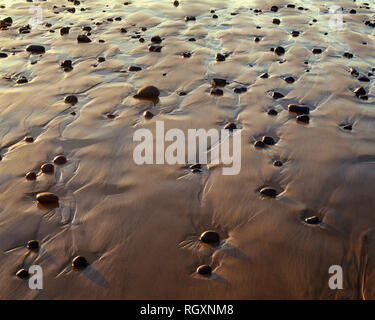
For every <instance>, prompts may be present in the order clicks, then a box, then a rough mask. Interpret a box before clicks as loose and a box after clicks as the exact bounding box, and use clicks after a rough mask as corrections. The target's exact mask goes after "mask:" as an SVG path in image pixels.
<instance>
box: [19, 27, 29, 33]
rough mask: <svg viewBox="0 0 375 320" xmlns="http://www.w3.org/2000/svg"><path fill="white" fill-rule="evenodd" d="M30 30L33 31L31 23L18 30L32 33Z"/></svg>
mask: <svg viewBox="0 0 375 320" xmlns="http://www.w3.org/2000/svg"><path fill="white" fill-rule="evenodd" d="M30 31H31V27H30V25H26V26H23V27H21V28H19V29H18V32H19V33H21V34H26V33H30Z"/></svg>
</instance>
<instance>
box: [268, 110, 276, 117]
mask: <svg viewBox="0 0 375 320" xmlns="http://www.w3.org/2000/svg"><path fill="white" fill-rule="evenodd" d="M267 114H268V115H270V116H277V111H276V110H275V109H270V110H268V112H267Z"/></svg>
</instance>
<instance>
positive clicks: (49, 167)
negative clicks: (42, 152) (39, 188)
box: [40, 163, 55, 173]
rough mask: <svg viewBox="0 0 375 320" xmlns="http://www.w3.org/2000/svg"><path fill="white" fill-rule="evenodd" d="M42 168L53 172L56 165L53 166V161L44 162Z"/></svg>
mask: <svg viewBox="0 0 375 320" xmlns="http://www.w3.org/2000/svg"><path fill="white" fill-rule="evenodd" d="M40 170H41V171H42V172H43V173H53V172H54V171H55V167H54V166H53V164H52V163H44V164H42V166H41V167H40Z"/></svg>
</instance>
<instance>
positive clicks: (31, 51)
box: [26, 45, 46, 54]
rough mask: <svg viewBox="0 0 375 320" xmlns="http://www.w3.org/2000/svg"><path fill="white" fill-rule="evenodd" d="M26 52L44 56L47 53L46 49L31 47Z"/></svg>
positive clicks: (36, 46)
mask: <svg viewBox="0 0 375 320" xmlns="http://www.w3.org/2000/svg"><path fill="white" fill-rule="evenodd" d="M26 51H27V52H30V53H31V54H43V53H45V52H46V49H45V48H44V47H43V46H39V45H31V46H28V47H27V48H26Z"/></svg>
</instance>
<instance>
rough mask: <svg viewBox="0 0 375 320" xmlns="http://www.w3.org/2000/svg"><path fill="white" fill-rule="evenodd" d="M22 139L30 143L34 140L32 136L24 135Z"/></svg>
mask: <svg viewBox="0 0 375 320" xmlns="http://www.w3.org/2000/svg"><path fill="white" fill-rule="evenodd" d="M24 141H25V142H27V143H32V142H34V138H33V137H32V136H26V137H25V138H24Z"/></svg>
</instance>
